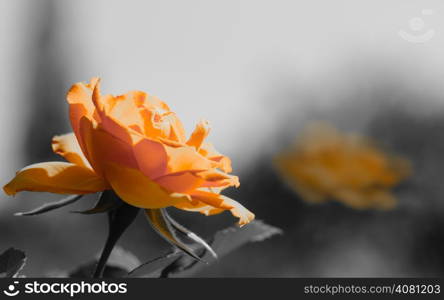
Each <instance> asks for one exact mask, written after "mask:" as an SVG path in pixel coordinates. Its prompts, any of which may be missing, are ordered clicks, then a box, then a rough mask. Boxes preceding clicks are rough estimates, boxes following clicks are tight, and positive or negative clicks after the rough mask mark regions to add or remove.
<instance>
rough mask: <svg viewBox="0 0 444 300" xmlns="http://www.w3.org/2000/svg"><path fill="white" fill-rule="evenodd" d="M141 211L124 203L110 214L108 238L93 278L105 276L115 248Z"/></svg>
mask: <svg viewBox="0 0 444 300" xmlns="http://www.w3.org/2000/svg"><path fill="white" fill-rule="evenodd" d="M139 210H140V208H137V207H134V206H131V205H128V204H126V203H124V202H122V204H121V205H120V206H119V207H118V208H115V209H113V210H111V211H109V212H108V221H109V232H108V238H107V239H106V243H105V246H104V247H103V250H102V254H101V255H100V259H99V262H98V263H97V267H96V270H95V272H94V275H93V278H101V277H102V276H103V271H104V270H105V266H106V263H107V261H108V258H109V256H110V254H111V252H112V250H113V248H114V246H115V245H116V243H117V241H118V240H119V238H120V237H121V236H122V234H123V233H124V232H125V230H126V229H127V228H128V226H129V225H131V223H132V222H133V221H134V219H135V218H136V216H137V213H138V212H139Z"/></svg>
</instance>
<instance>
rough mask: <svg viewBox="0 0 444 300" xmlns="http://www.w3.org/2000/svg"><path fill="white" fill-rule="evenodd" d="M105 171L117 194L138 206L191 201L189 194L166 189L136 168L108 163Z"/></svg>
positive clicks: (146, 206)
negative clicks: (171, 191)
mask: <svg viewBox="0 0 444 300" xmlns="http://www.w3.org/2000/svg"><path fill="white" fill-rule="evenodd" d="M105 173H106V178H107V180H108V181H109V183H110V185H111V186H112V188H113V190H114V191H115V192H116V193H117V195H119V197H120V198H122V200H123V201H125V202H127V203H128V204H130V205H133V206H136V207H141V208H163V207H167V206H173V205H177V204H180V203H183V202H189V201H191V198H190V197H189V196H188V195H184V194H180V193H170V192H168V191H166V190H165V189H164V188H162V187H161V186H160V185H158V184H157V183H155V182H154V181H152V180H151V179H149V178H148V177H146V176H145V175H144V174H143V173H142V172H140V171H138V170H136V169H131V168H127V167H124V166H120V165H118V164H114V163H107V164H105Z"/></svg>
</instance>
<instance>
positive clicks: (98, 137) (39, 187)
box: [4, 78, 254, 225]
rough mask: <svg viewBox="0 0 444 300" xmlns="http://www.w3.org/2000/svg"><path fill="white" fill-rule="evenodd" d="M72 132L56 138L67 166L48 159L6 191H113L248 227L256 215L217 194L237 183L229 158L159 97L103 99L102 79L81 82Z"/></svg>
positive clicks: (145, 204) (73, 92)
mask: <svg viewBox="0 0 444 300" xmlns="http://www.w3.org/2000/svg"><path fill="white" fill-rule="evenodd" d="M67 100H68V103H69V108H70V120H71V125H72V128H73V131H74V132H73V133H68V134H65V135H61V136H56V137H54V138H53V141H52V148H53V150H54V152H55V153H57V154H59V155H61V156H63V157H64V158H65V159H66V160H67V161H69V162H45V163H38V164H34V165H30V166H28V167H26V168H24V169H22V170H20V171H19V172H17V174H16V176H15V178H14V179H12V180H11V181H10V182H9V183H8V184H7V185H5V186H4V191H5V192H6V193H7V194H8V195H14V194H15V193H17V192H20V191H38V192H53V193H59V194H88V193H95V192H99V191H103V190H107V189H112V190H114V192H115V193H116V194H117V195H118V196H119V197H120V198H121V199H122V200H123V201H125V202H126V203H128V204H130V205H132V206H135V207H140V208H145V209H158V208H164V207H168V206H174V207H177V208H179V209H183V210H188V211H197V212H200V213H203V214H206V215H212V214H217V213H220V212H222V211H225V210H230V211H231V213H232V214H233V215H234V216H236V217H238V218H239V224H240V225H244V224H247V223H249V222H250V221H251V220H253V219H254V214H252V213H251V212H250V211H248V210H247V209H246V208H245V207H243V206H242V205H241V204H239V203H238V202H236V201H234V200H232V199H230V198H228V197H226V196H223V195H221V194H220V191H221V190H223V189H225V188H227V187H230V186H236V187H237V186H239V180H238V178H237V177H236V176H232V175H228V174H227V173H229V172H231V162H230V159H229V158H228V157H226V156H224V155H222V154H220V153H218V152H217V151H216V150H215V149H214V148H213V146H212V145H211V144H210V143H208V142H205V139H206V137H207V136H208V133H209V127H208V123H207V122H205V121H202V122H200V123H198V124H197V126H196V129H195V130H194V132H193V133H192V134H191V136H190V137H189V138H188V139H187V138H186V136H185V131H184V128H183V125H182V123H181V122H180V120H179V119H178V118H177V116H176V114H175V113H174V112H172V111H171V110H170V108H169V107H168V105H166V104H165V103H164V102H162V101H161V100H160V99H158V98H157V97H155V96H151V95H148V94H146V93H144V92H141V91H132V92H129V93H127V94H125V95H121V96H117V97H114V96H112V95H103V96H102V95H101V94H100V82H99V79H98V78H93V79H92V80H91V82H90V83H89V84H84V83H77V84H75V85H73V86H72V87H71V89H70V90H69V92H68V95H67Z"/></svg>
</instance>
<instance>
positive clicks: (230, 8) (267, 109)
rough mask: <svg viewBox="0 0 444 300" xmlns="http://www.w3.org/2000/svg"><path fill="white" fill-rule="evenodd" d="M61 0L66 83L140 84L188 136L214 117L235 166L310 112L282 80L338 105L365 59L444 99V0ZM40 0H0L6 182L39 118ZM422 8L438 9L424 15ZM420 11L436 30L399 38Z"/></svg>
mask: <svg viewBox="0 0 444 300" xmlns="http://www.w3.org/2000/svg"><path fill="white" fill-rule="evenodd" d="M56 2H57V11H58V19H59V21H60V24H59V25H58V28H57V37H56V38H57V39H58V40H59V45H60V49H59V50H60V51H61V53H63V54H62V55H63V56H64V57H65V58H66V65H67V66H68V69H69V72H70V73H69V74H68V79H70V82H67V85H69V84H70V83H73V82H76V81H81V80H88V79H89V78H90V77H92V76H96V75H99V76H101V77H102V78H103V92H105V93H109V92H110V93H116V94H118V93H124V92H126V91H128V90H132V89H139V90H144V91H147V92H149V93H152V94H154V95H157V96H159V97H160V98H161V99H163V100H165V101H166V102H167V103H168V104H169V105H170V106H171V107H172V108H173V110H175V111H176V112H177V113H178V115H179V116H180V117H181V119H182V121H183V122H184V123H185V125H186V128H187V129H188V131H190V130H191V129H192V128H193V126H194V124H195V122H197V121H198V120H199V119H201V118H205V119H208V120H209V121H210V122H211V124H212V127H213V131H212V132H211V135H210V140H211V141H212V142H214V144H215V145H216V147H217V148H218V149H219V150H220V151H221V152H223V153H225V154H228V155H230V156H232V157H233V159H234V163H235V166H234V167H235V170H239V169H240V168H242V167H244V166H247V165H248V163H251V162H252V161H253V160H252V158H254V157H255V155H256V154H258V153H259V151H260V150H261V149H267V148H269V147H271V146H270V145H269V142H268V141H269V138H270V136H271V135H273V134H274V132H275V131H276V130H277V128H278V126H279V122H280V120H279V116H280V114H282V112H284V111H285V110H286V109H288V108H289V107H291V109H293V110H294V117H295V118H298V117H303V116H302V115H301V114H303V107H304V105H306V104H307V101H309V100H307V99H304V98H300V99H294V102H292V103H289V101H288V98H286V99H281V98H279V97H273V93H274V89H275V88H276V87H280V86H279V84H280V82H279V81H280V78H284V79H285V81H288V80H290V81H291V80H292V78H294V81H295V83H297V85H298V86H304V88H307V89H312V90H313V91H317V92H319V101H320V102H319V103H317V104H318V105H335V104H337V102H338V101H340V99H339V98H340V97H330V96H329V95H331V94H334V95H340V91H341V90H343V89H347V85H348V84H349V78H348V77H347V76H350V75H349V74H348V75H347V71H346V68H347V67H349V65H353V62H354V61H357V62H359V61H360V62H362V61H365V60H366V57H367V56H368V57H373V59H375V58H381V59H382V61H383V63H382V64H385V63H386V62H390V63H393V65H395V66H397V67H398V68H400V70H401V71H402V73H403V75H404V76H407V77H409V78H410V79H411V80H412V81H413V82H415V81H416V79H418V82H419V83H420V85H421V86H419V87H418V89H424V90H427V89H432V90H433V91H434V92H436V93H441V94H443V95H444V91H442V89H443V87H442V86H443V84H442V82H443V79H444V78H443V77H444V76H443V75H444V72H443V70H444V51H443V49H444V3H443V2H442V1H405V0H398V1H382V0H380V1H356V0H349V1H344V0H343V1H339V0H336V1H327V0H325V1H313V0H310V1H308V0H307V1H276V0H274V1H271V0H269V1H253V0H250V1H233V0H225V1H208V0H207V1H203V0H202V1H196V0H187V1H179V0H176V1H165V0H162V1H128V0H125V1H123V0H122V1H111V0H100V1H99V0H76V1H56ZM36 5H38V1H33V0H27V1H25V0H9V1H6V0H3V1H0V34H1V39H0V45H1V47H0V64H1V66H2V67H1V68H0V75H1V77H0V78H1V88H0V96H1V100H0V101H1V104H2V106H1V107H2V109H0V122H1V123H0V136H1V138H2V149H1V152H0V155H1V161H2V172H0V180H1V182H2V183H4V182H5V181H6V180H7V179H9V178H10V177H11V175H12V174H14V172H15V170H16V169H17V168H18V167H21V166H22V165H21V164H22V162H20V161H19V158H18V157H17V155H15V153H17V151H20V147H21V144H20V143H19V140H20V139H21V138H22V137H23V131H24V128H23V124H24V120H26V118H27V116H28V115H29V114H31V113H32V112H31V111H27V110H26V107H27V103H29V101H38V100H37V99H29V98H28V97H25V95H26V87H27V86H29V85H30V84H31V83H30V80H31V79H32V78H30V77H29V76H28V72H29V68H28V63H29V62H30V61H29V60H30V58H29V57H26V56H25V55H26V53H27V52H25V50H26V49H28V48H29V47H32V44H31V43H30V40H31V38H32V34H33V28H32V24H34V23H35V21H36V19H37V18H39V15H38V14H36V10H35V8H36ZM422 9H433V11H434V14H433V15H430V16H423V15H421V11H422ZM415 16H418V17H422V18H423V20H424V21H425V22H426V29H424V31H426V30H428V29H429V28H433V29H434V30H435V31H436V35H435V37H434V38H433V39H432V40H430V41H429V42H427V43H425V44H412V43H409V42H407V41H405V40H403V39H401V38H400V37H399V36H398V34H397V33H398V31H399V30H400V29H405V30H406V31H409V24H408V21H409V20H410V19H411V18H412V17H415ZM410 32H411V31H410ZM421 33H422V31H421ZM28 50H29V49H28ZM364 71H365V70H364ZM60 101H64V95H60ZM357 101H359V99H357ZM443 101H444V98H443ZM298 107H300V108H301V110H299V109H298ZM48 143H49V141H48ZM48 149H49V148H48Z"/></svg>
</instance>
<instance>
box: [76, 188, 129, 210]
mask: <svg viewBox="0 0 444 300" xmlns="http://www.w3.org/2000/svg"><path fill="white" fill-rule="evenodd" d="M120 205H122V200H120V198H119V197H118V196H117V195H116V194H115V193H114V192H113V191H111V190H106V191H104V192H102V193H101V194H100V196H99V200H98V201H97V202H96V204H95V205H94V207H92V208H90V209H87V210H84V211H73V213H79V214H84V215H91V214H99V213H104V212H107V211H110V210H112V209H115V208H117V207H119V206H120Z"/></svg>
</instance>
